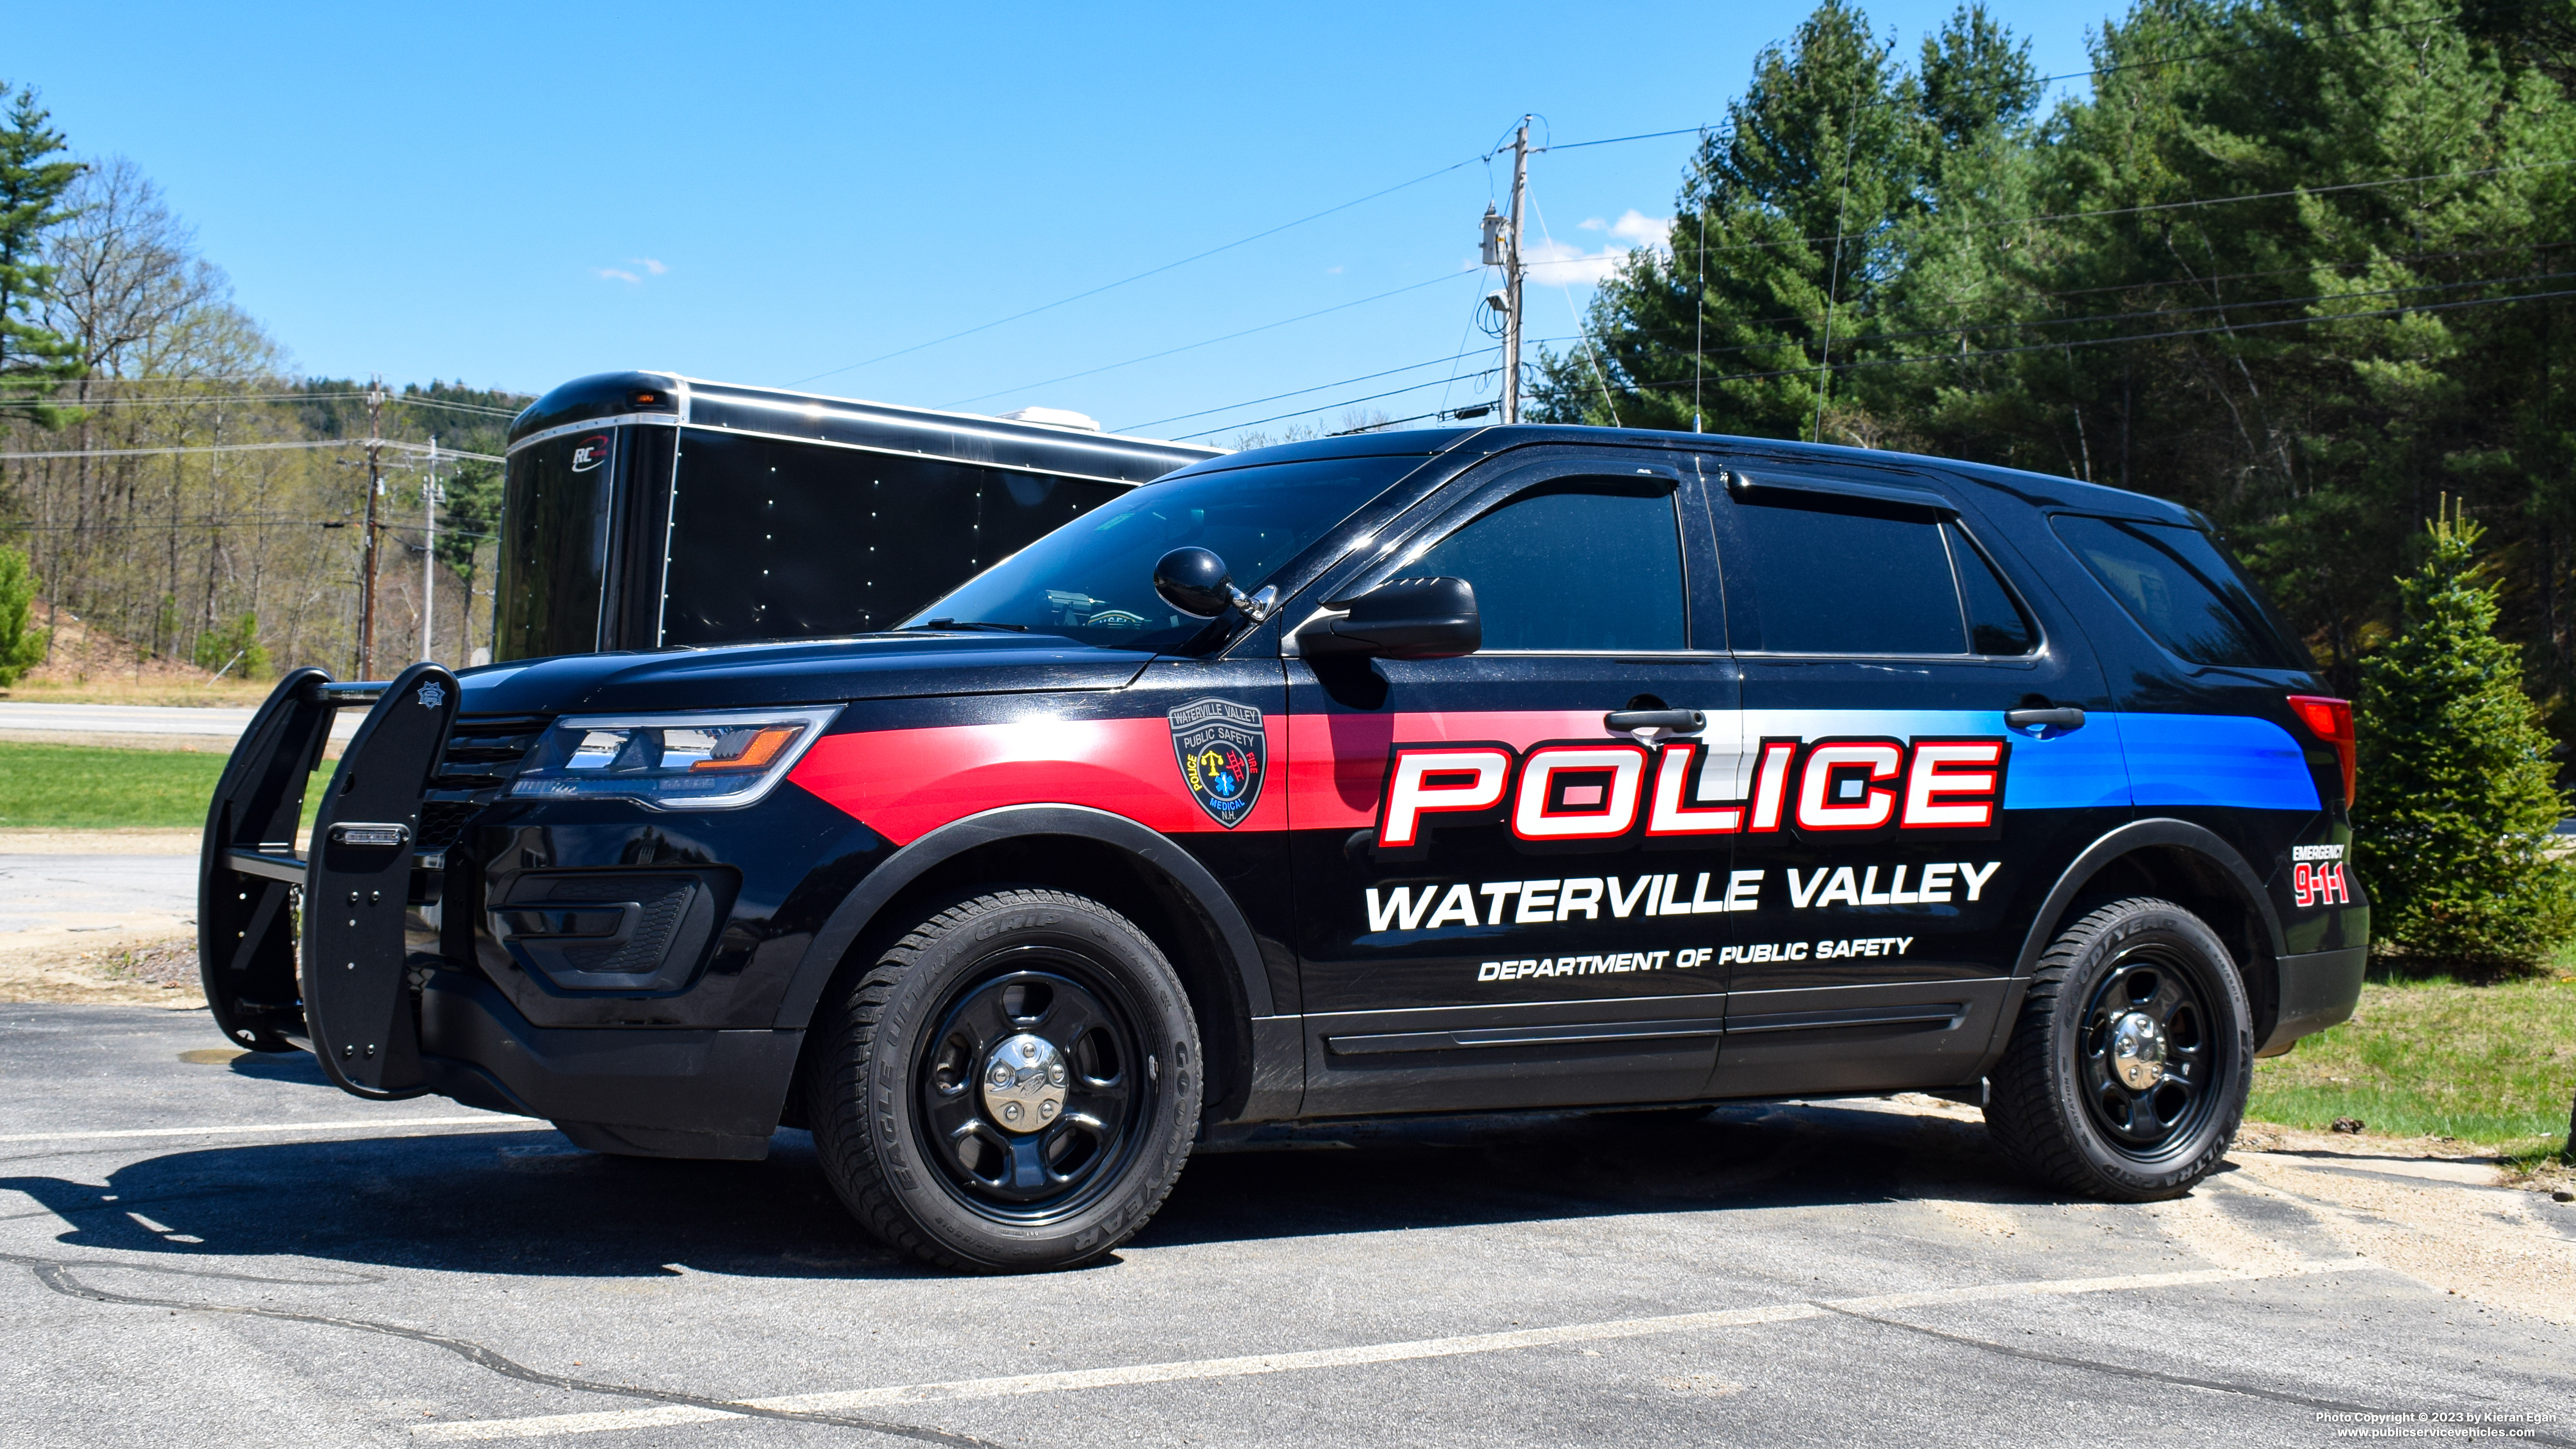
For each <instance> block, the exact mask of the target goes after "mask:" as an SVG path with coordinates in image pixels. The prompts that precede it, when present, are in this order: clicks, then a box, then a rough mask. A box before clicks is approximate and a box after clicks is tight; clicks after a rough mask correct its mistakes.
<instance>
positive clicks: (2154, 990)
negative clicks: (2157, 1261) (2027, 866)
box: [1986, 898, 2254, 1202]
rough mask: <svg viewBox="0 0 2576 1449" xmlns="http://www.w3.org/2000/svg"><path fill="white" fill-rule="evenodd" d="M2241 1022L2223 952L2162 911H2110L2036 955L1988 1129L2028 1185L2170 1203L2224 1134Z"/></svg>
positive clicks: (2210, 936)
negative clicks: (2037, 1182)
mask: <svg viewBox="0 0 2576 1449" xmlns="http://www.w3.org/2000/svg"><path fill="white" fill-rule="evenodd" d="M2252 1017H2253V1013H2252V1012H2251V1011H2250V1010H2249V1008H2248V1006H2247V1002H2246V996H2245V985H2244V982H2243V981H2242V980H2241V979H2240V978H2239V977H2238V975H2237V970H2236V965H2235V962H2234V961H2233V959H2232V958H2230V956H2229V955H2228V952H2227V948H2226V946H2225V944H2224V943H2222V942H2221V941H2220V940H2219V939H2218V936H2217V933H2215V932H2213V931H2212V930H2210V928H2209V926H2208V925H2207V923H2205V922H2203V921H2202V920H2201V919H2200V918H2199V917H2198V916H2195V915H2193V914H2192V913H2191V912H2189V911H2187V910H2184V909H2183V908H2182V907H2180V906H2178V905H2175V904H2174V903H2172V902H2171V901H2162V900H2154V899H2148V898H2138V899H2132V900H2124V901H2117V902H2114V903H2112V904H2110V905H2107V906H2104V907H2102V908H2101V909H2099V910H2096V911H2093V912H2091V913H2090V914H2088V915H2086V916H2085V917H2084V918H2083V919H2082V920H2080V921H2078V922H2076V923H2075V924H2074V925H2072V926H2070V927H2068V928H2067V929H2066V931H2065V932H2064V933H2063V934H2061V935H2060V936H2059V937H2058V938H2057V939H2056V940H2055V941H2054V942H2052V943H2051V944H2050V946H2049V948H2048V950H2047V952H2046V953H2044V954H2043V955H2042V956H2041V957H2040V961H2039V966H2038V969H2037V970H2036V971H2035V972H2034V973H2033V974H2032V978H2031V982H2030V988H2029V992H2028V994H2027V996H2026V997H2025V998H2024V1000H2023V1002H2022V1010H2021V1016H2020V1018H2019V1020H2017V1021H2016V1022H2015V1023H2014V1027H2013V1035H2012V1039H2011V1041H2010V1043H2009V1044H2008V1045H2007V1046H2006V1047H2005V1049H2004V1056H2003V1060H2002V1061H2001V1062H1999V1063H1998V1064H1997V1065H1996V1068H1995V1070H1994V1072H1993V1073H1992V1074H1991V1076H1990V1077H1989V1084H1990V1088H1991V1093H1990V1096H1989V1098H1988V1100H1987V1103H1986V1123H1987V1126H1988V1127H1989V1128H1990V1129H1991V1130H1992V1131H1993V1133H1994V1135H1995V1139H1996V1140H1997V1141H1998V1142H1999V1143H2001V1144H2002V1146H2003V1147H2004V1149H2005V1151H2006V1152H2007V1153H2008V1154H2009V1155H2010V1156H2012V1157H2013V1158H2014V1159H2015V1160H2016V1161H2018V1162H2019V1163H2020V1164H2021V1165H2022V1166H2023V1167H2025V1168H2027V1169H2028V1170H2030V1171H2031V1172H2032V1173H2033V1174H2034V1175H2036V1176H2038V1177H2040V1178H2042V1179H2044V1180H2046V1181H2048V1182H2050V1183H2053V1184H2055V1185H2057V1186H2059V1187H2063V1188H2067V1189H2070V1190H2072V1191H2075V1192H2078V1193H2082V1194H2084V1195H2086V1196H2088V1197H2098V1198H2107V1199H2110V1200H2112V1201H2117V1202H2147V1201H2153V1200H2155V1199H2158V1198H2168V1197H2177V1196H2180V1195H2181V1194H2182V1193H2184V1192H2187V1191H2189V1190H2190V1189H2191V1186H2192V1185H2193V1184H2194V1183H2197V1182H2198V1181H2200V1180H2201V1179H2202V1178H2203V1177H2206V1176H2208V1175H2209V1173H2210V1171H2211V1170H2212V1169H2213V1168H2215V1167H2216V1166H2217V1165H2218V1163H2219V1161H2220V1159H2221V1157H2222V1156H2223V1155H2224V1154H2225V1152H2226V1150H2227V1144H2228V1141H2229V1140H2230V1139H2231V1138H2233V1137H2234V1136H2235V1135H2236V1127H2237V1124H2238V1123H2239V1122H2240V1121H2242V1120H2243V1118H2244V1115H2245V1097H2246V1093H2247V1091H2248V1090H2249V1089H2250V1088H2251V1086H2252V1084H2253V1060H2254V1041H2253V1025H2252Z"/></svg>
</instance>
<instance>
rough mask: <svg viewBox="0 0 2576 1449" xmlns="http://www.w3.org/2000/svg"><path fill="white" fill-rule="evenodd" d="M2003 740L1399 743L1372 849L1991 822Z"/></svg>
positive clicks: (2000, 788)
mask: <svg viewBox="0 0 2576 1449" xmlns="http://www.w3.org/2000/svg"><path fill="white" fill-rule="evenodd" d="M2011 749H2012V745H2011V742H2010V741H2009V740H2006V739H2004V738H2003V737H2001V736H1977V737H1972V738H1960V739H1947V738H1944V739H1916V740H1913V741H1911V742H1908V741H1904V740H1897V739H1889V738H1839V739H1824V740H1817V741H1815V742H1813V743H1807V742H1804V741H1801V740H1796V739H1766V740H1763V741H1761V742H1760V743H1759V744H1757V745H1756V746H1755V747H1754V749H1753V750H1752V752H1751V754H1750V756H1749V759H1748V757H1745V756H1733V755H1718V756H1712V755H1711V754H1710V752H1709V750H1708V747H1707V746H1706V745H1704V744H1701V743H1699V742H1698V741H1696V740H1674V741H1668V742H1666V743H1664V744H1662V745H1659V746H1656V747H1654V748H1652V749H1649V748H1648V747H1647V746H1645V745H1641V744H1633V743H1630V742H1628V741H1625V740H1616V741H1608V740H1582V741H1570V740H1559V741H1550V742H1547V743H1543V744H1537V745H1533V746H1531V747H1529V748H1528V749H1527V750H1525V751H1524V750H1515V749H1514V748H1513V747H1512V746H1510V745H1505V744H1493V743H1477V742H1468V743H1446V744H1415V745H1397V746H1395V747H1394V749H1393V750H1392V751H1391V752H1390V753H1389V755H1388V757H1387V771H1386V780H1385V785H1384V788H1383V789H1382V790H1381V791H1380V794H1379V800H1378V814H1377V842H1376V843H1377V846H1378V848H1379V849H1380V850H1386V851H1406V852H1410V851H1417V850H1420V849H1422V848H1423V847H1425V846H1426V845H1427V844H1428V837H1429V834H1430V832H1431V831H1432V830H1433V829H1434V828H1435V827H1437V826H1440V825H1444V824H1458V825H1464V824H1486V823H1496V822H1499V823H1502V824H1507V825H1509V826H1510V827H1511V832H1512V835H1513V836H1514V838H1516V839H1518V840H1521V841H1524V842H1528V843H1531V844H1534V845H1583V844H1587V843H1589V844H1594V845H1601V844H1610V843H1617V842H1621V841H1624V840H1627V839H1629V838H1630V837H1632V836H1643V837H1644V838H1645V839H1646V840H1648V841H1656V840H1682V839H1687V838H1690V837H1693V836H1706V835H1751V836H1761V835H1770V834H1777V833H1780V832H1782V831H1785V830H1793V829H1794V830H1795V831H1797V832H1799V833H1801V834H1805V835H1825V834H1835V833H1845V832H1857V831H1878V830H1900V831H1927V830H1979V831H1983V830H1991V829H1993V828H1995V826H1996V825H1997V823H1998V814H1997V813H1998V812H1999V811H2000V810H2001V809H2002V807H2003V796H2004V767H2005V765H2006V763H2007V761H2008V759H2009V757H2010V753H2011Z"/></svg>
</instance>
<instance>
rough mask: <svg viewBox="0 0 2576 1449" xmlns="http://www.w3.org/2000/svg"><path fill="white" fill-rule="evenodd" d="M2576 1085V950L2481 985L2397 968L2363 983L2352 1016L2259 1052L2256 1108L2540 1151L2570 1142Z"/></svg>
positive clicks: (2271, 1114)
mask: <svg viewBox="0 0 2576 1449" xmlns="http://www.w3.org/2000/svg"><path fill="white" fill-rule="evenodd" d="M2571 1093H2576V961H2571V960H2570V959H2568V958H2565V957H2562V958H2561V960H2560V961H2559V963H2558V964H2557V968H2556V969H2555V970H2553V971H2550V972H2548V973H2547V974H2544V975H2542V976H2540V977H2537V978H2534V979H2529V980H2521V981H2506V982H2499V983H2495V984H2492V985H2478V984H2471V983H2468V982H2463V981H2457V980H2452V979H2449V978H2445V977H2412V978H2408V977H2399V978H2393V979H2392V978H2387V977H2382V976H2380V975H2378V974H2377V973H2374V974H2373V976H2372V978H2371V980H2370V981H2369V982H2368V983H2367V984H2365V985H2364V986H2363V987H2362V995H2361V1007H2360V1009H2359V1010H2358V1011H2356V1012H2354V1013H2353V1018H2352V1020H2350V1021H2348V1022H2345V1023H2344V1024H2343V1025H2341V1026H2338V1027H2334V1028H2331V1029H2330V1030H2327V1031H2322V1032H2319V1033H2318V1034H2316V1035H2315V1036H2312V1037H2309V1038H2307V1039H2306V1040H2304V1041H2302V1042H2300V1043H2299V1047H2298V1050H2296V1051H2294V1052H2292V1053H2291V1054H2290V1055H2288V1056H2286V1057H2275V1058H2273V1059H2272V1060H2270V1061H2266V1062H2258V1063H2256V1064H2255V1069H2254V1099H2253V1101H2252V1102H2251V1103H2249V1104H2248V1105H2247V1107H2246V1112H2245V1115H2246V1117H2247V1118H2248V1119H2250V1120H2253V1121H2258V1122H2275V1123H2279V1124H2281V1125H2283V1126H2288V1127H2304V1128H2308V1129H2310V1130H2314V1131H2324V1130H2325V1129H2327V1128H2329V1127H2331V1126H2332V1125H2333V1124H2334V1121H2335V1119H2336V1118H2339V1117H2350V1118H2357V1119H2359V1120H2360V1122H2361V1123H2362V1124H2363V1135H2364V1136H2365V1137H2377V1136H2383V1135H2384V1136H2389V1137H2450V1138H2456V1139H2458V1140H2459V1141H2460V1142H2461V1144H2462V1145H2463V1146H2477V1147H2483V1148H2489V1149H2493V1150H2497V1151H2500V1152H2502V1153H2503V1154H2505V1155H2506V1156H2508V1157H2512V1158H2516V1159H2519V1160H2523V1161H2527V1162H2536V1161H2538V1160H2540V1159H2542V1158H2545V1157H2548V1156H2551V1155H2554V1154H2555V1153H2556V1152H2557V1151H2559V1150H2560V1149H2562V1148H2564V1147H2565V1146H2566V1145H2567V1114H2568V1106H2569V1100H2568V1099H2569V1096H2570V1094H2571Z"/></svg>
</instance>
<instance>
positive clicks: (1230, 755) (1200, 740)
mask: <svg viewBox="0 0 2576 1449" xmlns="http://www.w3.org/2000/svg"><path fill="white" fill-rule="evenodd" d="M1167 718H1169V719H1170V720H1171V723H1172V755H1173V758H1175V759H1177V760H1178V761H1179V762H1180V766H1181V783H1182V784H1184V785H1187V786H1188V787H1189V790H1190V798H1191V799H1193V800H1196V801H1197V802H1199V808H1200V809H1202V810H1204V811H1206V812H1207V813H1208V818H1209V819H1211V820H1213V821H1215V822H1216V823H1217V824H1219V825H1222V826H1224V827H1225V828H1226V829H1228V830H1232V829H1233V828H1234V827H1236V826H1238V825H1240V824H1242V823H1243V819H1244V817H1245V816H1247V815H1250V814H1251V813H1252V802H1254V801H1255V800H1258V799H1260V798H1261V777H1262V776H1263V774H1265V773H1266V772H1267V768H1266V767H1267V761H1266V759H1265V757H1264V749H1263V747H1264V745H1265V744H1266V743H1267V740H1268V737H1267V736H1265V735H1263V734H1262V732H1261V711H1259V710H1257V709H1254V708H1253V707H1252V706H1250V705H1246V704H1236V703H1235V702H1234V701H1233V700H1230V699H1200V700H1192V701H1191V702H1190V703H1188V704H1185V705H1181V706H1179V707H1178V708H1176V709H1174V710H1173V711H1172V712H1171V714H1170V715H1169V716H1167Z"/></svg>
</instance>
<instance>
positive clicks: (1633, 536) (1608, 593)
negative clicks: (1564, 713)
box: [1404, 493, 1688, 650]
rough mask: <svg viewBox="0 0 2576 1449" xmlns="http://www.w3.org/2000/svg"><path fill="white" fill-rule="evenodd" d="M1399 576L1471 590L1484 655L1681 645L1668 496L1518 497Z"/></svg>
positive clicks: (1676, 543)
mask: <svg viewBox="0 0 2576 1449" xmlns="http://www.w3.org/2000/svg"><path fill="white" fill-rule="evenodd" d="M1404 573H1405V574H1406V575H1407V576H1408V577H1416V578H1419V577H1428V576H1445V577H1449V578H1459V579H1465V580H1466V581H1467V582H1469V583H1471V584H1473V585H1475V586H1476V609H1477V612H1478V613H1479V614H1480V615H1482V616H1483V619H1484V625H1485V647H1486V648H1487V649H1544V650H1566V649H1638V650H1646V649H1681V648H1686V647H1688V646H1687V643H1686V641H1685V631H1684V627H1683V605H1682V553H1681V533H1680V531H1679V530H1678V529H1677V528H1675V527H1674V524H1673V501H1672V499H1671V498H1670V497H1669V496H1667V497H1660V498H1637V497H1630V496H1626V495H1619V494H1607V493H1550V494H1544V495H1542V496H1540V497H1537V498H1524V499H1522V500H1521V501H1519V502H1517V503H1513V504H1510V505H1507V506H1505V507H1503V508H1501V509H1498V510H1496V511H1495V512H1492V513H1488V514H1486V515H1485V516H1484V517H1482V518H1479V519H1477V520H1476V521H1475V522H1473V523H1471V524H1468V525H1467V526H1466V527H1465V528H1462V529H1460V530H1458V531H1457V532H1456V533H1453V534H1451V535H1449V536H1448V537H1447V538H1444V539H1442V540H1440V542H1438V543H1435V544H1433V545H1432V546H1431V547H1430V548H1429V549H1428V550H1427V551H1425V552H1424V553H1423V554H1422V555H1421V556H1420V557H1418V558H1416V559H1415V560H1413V561H1412V562H1411V563H1408V564H1406V565H1405V566H1404Z"/></svg>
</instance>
